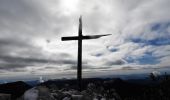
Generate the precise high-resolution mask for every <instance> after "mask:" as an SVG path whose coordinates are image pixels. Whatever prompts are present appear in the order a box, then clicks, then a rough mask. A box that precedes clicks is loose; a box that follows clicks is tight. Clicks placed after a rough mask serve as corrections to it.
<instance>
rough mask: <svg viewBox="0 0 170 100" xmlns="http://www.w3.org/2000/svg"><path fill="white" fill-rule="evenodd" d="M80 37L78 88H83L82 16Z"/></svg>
mask: <svg viewBox="0 0 170 100" xmlns="http://www.w3.org/2000/svg"><path fill="white" fill-rule="evenodd" d="M78 34H79V39H78V63H77V79H78V83H77V84H78V89H79V91H81V89H82V86H81V85H82V83H81V80H82V21H81V17H80V18H79V32H78Z"/></svg>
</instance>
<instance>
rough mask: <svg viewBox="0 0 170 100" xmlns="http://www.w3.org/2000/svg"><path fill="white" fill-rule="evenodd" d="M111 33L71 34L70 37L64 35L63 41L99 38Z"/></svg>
mask: <svg viewBox="0 0 170 100" xmlns="http://www.w3.org/2000/svg"><path fill="white" fill-rule="evenodd" d="M108 35H111V34H104V35H86V36H70V37H62V38H61V40H62V41H69V40H79V39H81V40H85V39H97V38H100V37H102V36H108Z"/></svg>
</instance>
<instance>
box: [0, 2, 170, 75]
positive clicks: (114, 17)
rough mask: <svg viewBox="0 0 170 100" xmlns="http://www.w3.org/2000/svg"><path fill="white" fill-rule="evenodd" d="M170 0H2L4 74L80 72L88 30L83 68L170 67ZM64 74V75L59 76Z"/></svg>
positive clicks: (0, 26) (1, 67)
mask: <svg viewBox="0 0 170 100" xmlns="http://www.w3.org/2000/svg"><path fill="white" fill-rule="evenodd" d="M169 10H170V0H0V77H1V78H3V77H6V78H7V77H18V76H23V75H25V76H29V77H31V76H36V75H60V76H61V75H66V76H67V75H68V76H69V75H76V64H77V41H61V37H62V36H73V35H78V34H77V33H78V32H77V31H78V18H79V16H80V15H82V19H83V34H84V35H93V34H96V35H98V34H112V35H111V36H108V37H102V38H100V39H96V40H84V41H83V73H85V74H88V73H91V74H89V75H93V73H94V74H96V73H99V72H103V71H104V72H105V73H107V71H109V72H111V73H112V71H113V72H114V71H115V70H119V71H120V72H121V70H122V71H123V70H136V69H141V70H142V69H147V68H148V69H154V68H165V67H166V68H167V67H170V66H169V65H170V62H169V59H170V13H169ZM57 77H59V76H57Z"/></svg>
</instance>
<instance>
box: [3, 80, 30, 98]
mask: <svg viewBox="0 0 170 100" xmlns="http://www.w3.org/2000/svg"><path fill="white" fill-rule="evenodd" d="M30 88H31V86H30V85H28V84H26V83H25V82H22V81H18V82H12V83H6V84H1V85H0V93H6V94H11V100H15V99H16V98H18V97H20V96H22V95H23V93H24V92H25V91H26V90H28V89H30Z"/></svg>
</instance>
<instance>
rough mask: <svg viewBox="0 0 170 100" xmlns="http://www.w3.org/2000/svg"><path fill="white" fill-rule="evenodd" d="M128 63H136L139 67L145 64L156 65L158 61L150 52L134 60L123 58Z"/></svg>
mask: <svg viewBox="0 0 170 100" xmlns="http://www.w3.org/2000/svg"><path fill="white" fill-rule="evenodd" d="M125 59H126V61H127V62H128V63H138V64H141V65H146V64H153V65H154V64H158V63H159V59H158V58H156V57H154V55H152V53H151V52H147V53H145V54H144V56H141V57H139V58H136V59H134V58H133V57H130V56H129V57H127V58H125Z"/></svg>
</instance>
